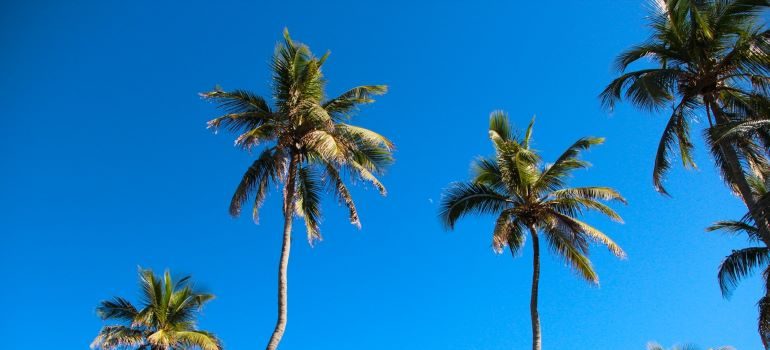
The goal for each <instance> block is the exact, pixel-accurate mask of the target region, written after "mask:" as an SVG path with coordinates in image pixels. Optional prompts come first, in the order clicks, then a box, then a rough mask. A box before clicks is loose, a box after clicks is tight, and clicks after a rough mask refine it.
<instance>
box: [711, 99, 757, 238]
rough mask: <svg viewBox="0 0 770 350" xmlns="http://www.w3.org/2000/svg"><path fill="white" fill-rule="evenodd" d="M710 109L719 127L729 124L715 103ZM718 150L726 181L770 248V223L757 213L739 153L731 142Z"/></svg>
mask: <svg viewBox="0 0 770 350" xmlns="http://www.w3.org/2000/svg"><path fill="white" fill-rule="evenodd" d="M709 109H710V110H711V111H712V112H713V114H714V119H715V120H716V124H717V126H719V125H720V124H721V123H728V122H729V120H728V119H727V118H725V116H724V115H723V114H722V112H721V110H720V108H719V106H718V105H717V104H716V103H715V102H713V101H711V102H710V103H709V104H708V106H707V107H706V111H707V112H708V110H709ZM716 149H717V150H718V151H719V152H720V153H722V155H723V159H724V163H725V165H726V167H727V169H725V170H726V171H727V172H728V174H726V175H727V176H729V179H726V180H727V182H728V183H729V184H732V185H733V186H735V188H736V189H737V190H738V194H740V196H741V199H742V200H743V203H744V204H745V205H746V208H748V210H749V214H750V215H751V218H752V219H753V220H754V223H755V224H756V225H757V228H759V232H760V235H761V236H762V240H763V241H764V243H765V244H766V245H768V246H770V227H768V226H770V223H768V222H767V220H765V219H764V218H763V217H762V215H760V214H759V213H758V212H757V209H758V208H757V198H756V197H755V196H754V192H753V191H752V190H751V186H750V185H749V182H748V180H746V174H745V173H744V172H743V166H741V162H740V159H739V158H738V152H737V151H736V149H735V147H733V145H731V144H730V142H729V141H724V140H723V141H720V142H719V143H718V144H717V145H716Z"/></svg>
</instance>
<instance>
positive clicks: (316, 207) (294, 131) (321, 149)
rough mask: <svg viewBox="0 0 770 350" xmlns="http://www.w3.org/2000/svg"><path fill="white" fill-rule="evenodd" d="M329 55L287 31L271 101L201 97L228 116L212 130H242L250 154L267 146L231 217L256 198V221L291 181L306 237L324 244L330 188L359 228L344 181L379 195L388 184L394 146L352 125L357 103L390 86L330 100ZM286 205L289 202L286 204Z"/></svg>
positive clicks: (239, 142)
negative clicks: (270, 193) (276, 186)
mask: <svg viewBox="0 0 770 350" xmlns="http://www.w3.org/2000/svg"><path fill="white" fill-rule="evenodd" d="M327 57H328V53H327V54H325V55H323V56H322V57H320V58H316V57H314V56H313V54H312V53H311V52H310V50H309V48H308V47H307V46H305V45H303V44H300V43H297V42H295V41H293V40H292V39H291V37H290V36H289V32H288V30H285V31H284V42H283V44H282V45H279V46H278V48H277V49H276V54H275V56H274V58H273V62H272V70H273V86H272V88H273V96H272V97H273V99H274V101H275V107H273V108H271V107H270V105H269V104H268V103H267V101H266V100H265V98H262V97H260V96H257V95H255V94H253V93H251V92H248V91H244V90H234V91H231V92H225V91H222V90H221V89H220V88H217V89H215V90H214V91H211V92H207V93H204V94H201V95H202V96H203V97H204V98H206V99H211V100H214V101H216V102H217V103H218V104H219V105H220V106H221V107H223V108H224V109H225V111H226V114H224V115H222V116H220V117H218V118H216V119H213V120H211V121H210V122H209V127H211V128H214V129H216V128H219V127H225V128H227V129H229V130H230V131H233V132H237V133H239V136H238V138H237V139H236V140H235V145H236V146H238V147H241V148H243V149H246V150H251V149H252V148H254V147H256V146H258V145H265V147H264V149H263V150H262V151H261V153H260V155H259V156H258V157H257V159H256V160H255V161H254V163H253V164H252V165H251V166H250V167H249V168H248V169H247V170H246V172H245V173H244V175H243V178H242V180H241V182H240V184H239V185H238V187H237V188H236V190H235V194H234V195H233V198H232V201H231V203H230V214H231V215H233V216H238V215H240V213H241V208H242V206H243V204H244V203H245V202H246V201H247V200H249V199H250V198H253V199H254V206H253V210H252V216H253V218H254V220H255V221H256V220H258V214H259V212H258V210H259V207H260V205H261V204H262V202H263V200H264V198H265V196H266V194H267V190H268V188H269V187H270V184H271V183H273V182H276V181H280V182H283V183H285V184H292V188H291V189H290V190H291V191H286V190H284V195H285V196H286V195H287V193H292V194H293V195H291V196H290V197H291V198H286V199H287V200H288V203H289V204H288V207H285V208H284V209H285V210H286V209H291V210H293V211H294V212H295V213H296V214H297V215H298V216H300V217H303V218H304V221H305V226H306V228H307V235H308V240H309V241H310V242H311V243H312V242H313V240H315V239H319V238H320V237H321V236H320V231H319V229H318V225H319V222H320V219H321V210H320V203H319V201H320V198H321V195H322V192H323V191H324V190H325V188H327V185H328V187H330V188H331V189H333V191H334V192H335V193H336V195H337V196H338V198H339V199H340V200H341V202H343V203H345V205H346V206H347V208H348V209H349V214H350V222H351V223H352V224H354V225H358V226H360V222H359V218H358V212H357V210H356V207H355V205H354V203H353V198H352V197H351V195H350V192H349V191H348V188H347V187H346V185H345V183H344V182H343V179H344V177H345V175H350V176H351V177H353V178H357V179H361V180H364V181H367V182H369V183H372V184H373V185H374V186H375V187H376V188H377V189H378V190H379V191H380V193H381V194H383V195H384V194H385V187H384V186H383V185H382V184H381V183H380V181H379V180H378V179H377V177H376V175H377V174H380V173H382V171H383V170H384V169H385V167H386V166H387V165H389V164H390V163H391V162H392V160H393V158H392V154H391V151H392V148H393V144H392V142H391V141H390V140H388V139H387V138H385V137H383V136H381V135H379V134H377V133H375V132H373V131H371V130H368V129H365V128H361V127H357V126H353V125H350V124H348V123H347V122H348V120H349V119H350V117H351V116H352V113H353V112H355V111H356V109H357V106H358V105H361V104H367V103H371V102H374V100H373V99H372V96H373V95H378V94H383V93H385V92H386V91H387V87H386V86H384V85H365V86H358V87H355V88H353V89H350V90H348V91H347V92H345V93H343V94H341V95H340V96H338V97H335V98H332V99H326V96H325V94H324V87H325V83H326V81H325V80H324V78H323V74H322V73H321V66H322V65H323V63H324V62H325V61H326V58H327ZM285 205H286V204H285Z"/></svg>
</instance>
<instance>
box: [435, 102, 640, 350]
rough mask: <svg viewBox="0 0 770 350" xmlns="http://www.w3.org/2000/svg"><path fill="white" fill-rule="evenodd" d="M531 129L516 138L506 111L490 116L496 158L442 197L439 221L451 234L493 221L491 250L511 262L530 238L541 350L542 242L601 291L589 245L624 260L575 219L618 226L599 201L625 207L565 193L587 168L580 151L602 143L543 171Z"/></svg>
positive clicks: (584, 192)
mask: <svg viewBox="0 0 770 350" xmlns="http://www.w3.org/2000/svg"><path fill="white" fill-rule="evenodd" d="M533 122H534V120H533ZM532 127H533V123H530V125H529V127H528V128H527V130H526V132H525V134H524V136H523V137H521V138H519V137H517V136H515V135H514V134H513V133H512V132H511V126H510V123H509V121H508V117H507V116H506V115H505V114H504V113H503V112H499V111H498V112H493V113H492V115H491V117H490V122H489V136H490V138H491V139H492V143H493V145H494V148H495V152H496V156H495V157H494V158H479V159H477V160H476V161H475V162H474V163H473V166H472V171H473V174H474V175H473V179H472V180H471V181H470V182H462V183H454V184H452V185H451V186H450V187H449V188H448V189H447V190H445V192H444V198H443V200H442V203H441V214H440V217H441V220H442V221H443V223H444V225H445V226H446V227H447V228H448V229H453V228H454V226H455V223H456V222H457V220H458V219H460V218H461V217H463V216H466V215H470V214H494V215H496V216H497V220H496V224H495V228H494V231H493V234H492V246H493V247H494V250H495V251H496V252H498V253H500V252H502V251H503V249H504V248H505V246H508V248H509V249H510V250H511V253H513V254H514V255H515V254H516V253H517V252H519V251H520V250H521V249H522V247H523V246H524V242H525V241H526V235H527V233H529V236H530V237H531V239H532V249H533V251H534V255H533V266H532V268H533V273H532V298H531V301H530V312H531V321H532V348H533V349H535V350H539V349H540V347H541V336H540V317H539V315H538V311H537V297H538V285H539V280H540V236H541V235H542V236H543V237H544V238H545V239H546V241H547V242H548V243H549V245H550V247H551V249H552V250H553V251H554V253H556V254H557V255H559V256H561V257H562V258H564V260H566V262H568V263H569V264H570V265H571V266H572V268H573V269H574V270H575V271H576V272H577V273H578V274H580V276H582V277H583V278H584V279H586V280H587V281H589V282H591V283H596V284H598V282H599V278H598V276H597V275H596V272H595V271H594V269H593V267H592V265H591V262H590V260H589V259H588V250H589V244H590V243H591V242H596V243H600V244H603V245H606V246H607V247H608V248H609V250H610V251H611V252H612V253H613V254H615V255H616V256H618V257H620V258H624V257H625V253H624V252H623V250H622V249H621V248H620V247H619V246H618V245H617V244H615V242H613V241H612V239H610V238H609V237H608V236H606V235H605V234H604V233H602V232H600V231H599V230H597V229H595V228H593V227H591V226H590V225H588V224H586V223H584V222H582V221H580V220H578V219H577V217H578V216H580V215H581V214H582V213H583V212H584V211H587V210H596V211H598V212H599V213H601V214H604V215H606V216H608V217H609V218H611V219H613V220H615V221H618V222H622V220H621V218H620V216H619V215H618V214H617V213H616V212H615V211H614V210H612V209H611V208H610V207H608V206H607V205H605V204H604V203H602V201H612V200H615V201H620V202H623V203H625V200H624V199H623V197H621V196H620V194H619V193H618V192H617V191H615V190H613V189H611V188H608V187H576V188H569V187H566V178H567V177H568V176H569V175H570V173H571V172H572V171H573V170H577V169H583V168H587V167H588V166H589V164H588V163H587V162H585V161H583V160H580V159H578V155H579V153H580V151H581V150H586V149H588V148H590V147H591V146H593V145H597V144H600V143H602V142H603V139H601V138H593V137H587V138H582V139H580V140H578V141H577V142H575V143H574V144H573V145H572V146H570V147H569V148H567V150H566V151H565V152H564V153H563V154H562V155H561V156H560V157H559V158H558V159H556V161H555V162H554V163H553V164H551V165H545V164H544V163H543V162H542V161H541V159H540V157H539V156H538V154H537V153H536V152H535V151H534V150H532V149H531V148H530V144H531V140H530V139H531V136H532Z"/></svg>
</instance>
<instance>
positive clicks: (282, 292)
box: [267, 155, 298, 350]
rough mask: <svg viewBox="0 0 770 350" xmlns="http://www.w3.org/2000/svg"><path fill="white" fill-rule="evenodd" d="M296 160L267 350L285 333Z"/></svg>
mask: <svg viewBox="0 0 770 350" xmlns="http://www.w3.org/2000/svg"><path fill="white" fill-rule="evenodd" d="M297 163H298V160H297V158H296V156H295V155H292V158H291V163H290V165H289V174H288V178H287V180H286V189H285V190H284V199H283V217H284V221H283V244H282V245H281V260H280V263H279V265H278V321H277V322H276V324H275V329H274V330H273V335H272V336H270V342H268V343H267V350H276V349H278V343H280V342H281V338H282V337H283V333H284V332H285V331H286V321H287V314H288V312H287V310H288V298H289V296H288V274H287V272H288V268H289V252H290V251H291V224H292V220H293V218H294V186H295V180H296V176H295V175H296V172H297Z"/></svg>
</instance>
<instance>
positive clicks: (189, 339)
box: [175, 331, 222, 350]
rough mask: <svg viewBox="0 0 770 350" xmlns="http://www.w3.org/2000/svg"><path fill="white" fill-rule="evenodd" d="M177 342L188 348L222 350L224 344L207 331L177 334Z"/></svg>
mask: <svg viewBox="0 0 770 350" xmlns="http://www.w3.org/2000/svg"><path fill="white" fill-rule="evenodd" d="M175 337H176V342H177V343H179V344H181V345H183V346H185V347H187V348H193V347H196V348H199V349H200V350H220V349H222V344H221V342H220V341H219V339H217V337H216V336H215V335H214V334H213V333H209V332H205V331H181V332H176V333H175Z"/></svg>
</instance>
